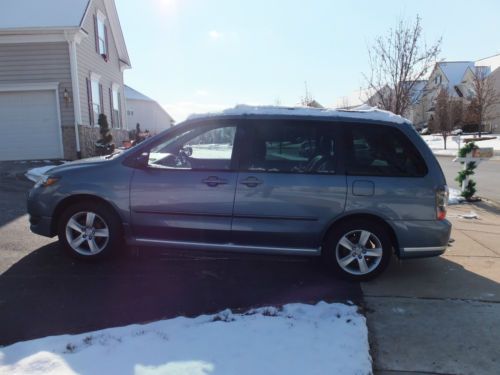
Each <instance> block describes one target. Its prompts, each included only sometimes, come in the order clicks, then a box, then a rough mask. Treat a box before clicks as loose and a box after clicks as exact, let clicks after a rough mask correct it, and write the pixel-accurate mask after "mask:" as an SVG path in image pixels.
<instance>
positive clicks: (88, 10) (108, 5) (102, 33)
mask: <svg viewBox="0 0 500 375" xmlns="http://www.w3.org/2000/svg"><path fill="white" fill-rule="evenodd" d="M130 66H131V65H130V60H129V56H128V53H127V48H126V45H125V41H124V38H123V34H122V30H121V28H120V22H119V19H118V13H117V10H116V7H115V4H114V1H113V0H71V1H68V0H43V1H40V0H3V1H2V12H0V134H1V137H0V160H23V159H59V158H65V159H75V158H77V157H87V156H91V155H92V154H93V153H94V143H95V141H96V140H97V139H98V138H99V129H98V125H97V119H98V116H99V114H100V113H104V114H105V115H106V116H107V118H108V122H109V124H110V127H112V133H113V136H114V142H115V143H116V144H120V143H121V141H122V140H124V139H126V138H127V137H128V133H127V126H126V120H125V114H126V109H125V108H126V106H125V105H126V104H125V99H124V95H123V71H124V70H125V69H129V68H130Z"/></svg>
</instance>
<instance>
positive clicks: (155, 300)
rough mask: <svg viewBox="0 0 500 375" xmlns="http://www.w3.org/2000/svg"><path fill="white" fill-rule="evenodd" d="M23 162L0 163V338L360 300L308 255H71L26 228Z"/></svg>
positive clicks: (353, 286)
mask: <svg viewBox="0 0 500 375" xmlns="http://www.w3.org/2000/svg"><path fill="white" fill-rule="evenodd" d="M38 165H40V164H38ZM28 167H30V166H28V165H26V164H20V163H0V173H2V179H1V184H0V345H6V344H9V343H13V342H16V341H19V340H26V339H30V338H36V337H42V336H47V335H55V334H63V333H78V332H86V331H90V330H96V329H101V328H106V327H113V326H122V325H127V324H131V323H140V322H147V321H152V320H158V319H162V318H167V317H174V316H178V315H188V316H194V315H199V314H204V313H213V312H217V311H220V310H223V309H226V308H231V309H234V310H238V309H247V308H250V307H257V306H263V305H279V304H285V303H291V302H304V303H315V302H318V301H321V300H325V301H330V302H333V301H344V302H345V301H348V300H351V301H354V302H357V303H360V302H361V288H360V286H359V284H358V283H351V282H346V281H342V280H338V279H335V278H334V277H332V276H331V275H330V274H328V273H326V272H325V271H324V270H323V268H322V267H321V266H320V265H319V264H318V262H317V260H315V259H308V258H292V257H278V256H251V255H228V254H214V253H206V252H186V251H183V252H181V251H175V250H166V249H144V250H142V251H141V252H138V253H135V252H129V251H126V254H124V256H123V257H121V258H120V259H117V260H114V261H108V262H100V263H95V264H92V263H85V262H75V261H74V260H73V259H72V258H69V257H68V256H66V255H65V254H63V253H61V252H60V251H59V249H58V246H57V243H56V242H55V240H54V239H47V238H43V237H40V236H36V235H34V234H31V233H30V232H29V229H28V218H27V215H26V209H25V195H26V192H27V190H28V189H29V188H30V187H31V186H32V183H30V182H27V181H25V179H24V178H23V177H22V172H24V171H25V170H26V169H27V168H28Z"/></svg>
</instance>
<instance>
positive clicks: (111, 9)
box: [82, 0, 131, 68]
mask: <svg viewBox="0 0 500 375" xmlns="http://www.w3.org/2000/svg"><path fill="white" fill-rule="evenodd" d="M90 2H91V4H90V5H89V7H88V8H87V9H86V12H85V15H84V18H83V20H82V26H83V25H84V24H89V23H90V24H92V25H93V23H94V20H93V17H94V16H95V14H94V12H92V11H91V10H92V9H93V6H92V5H94V4H95V3H97V2H98V0H90ZM101 3H102V4H103V5H104V7H101V6H99V7H98V9H99V11H100V12H103V13H104V15H105V16H106V19H107V21H108V23H109V27H110V29H109V31H110V33H109V35H110V36H111V37H112V38H113V40H114V45H115V47H116V50H117V52H118V57H119V60H120V62H121V63H122V64H123V65H125V67H126V68H130V67H131V65H130V58H129V55H128V51H127V46H126V44H125V38H124V37H123V32H122V29H121V26H120V20H119V18H118V11H117V10H116V6H115V2H114V0H101V2H99V5H100V4H101ZM85 31H86V32H88V33H91V34H94V29H93V28H89V30H85Z"/></svg>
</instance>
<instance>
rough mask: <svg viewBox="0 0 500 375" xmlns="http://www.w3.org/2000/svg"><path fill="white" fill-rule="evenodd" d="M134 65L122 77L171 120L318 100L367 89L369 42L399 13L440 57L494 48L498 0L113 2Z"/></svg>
mask: <svg viewBox="0 0 500 375" xmlns="http://www.w3.org/2000/svg"><path fill="white" fill-rule="evenodd" d="M115 1H116V5H117V8H118V13H119V16H120V22H121V25H122V29H123V33H124V36H125V41H126V44H127V48H128V52H129V55H130V59H131V63H132V69H130V70H127V71H126V72H125V83H126V84H127V85H129V86H131V87H133V88H135V89H136V90H138V91H140V92H142V93H143V94H145V95H147V96H150V97H151V98H153V99H154V100H156V101H157V102H158V103H160V104H161V105H162V106H163V107H164V108H165V109H166V110H167V111H168V112H169V113H170V114H171V115H172V116H173V117H174V119H175V120H176V121H177V122H180V121H182V120H184V119H185V118H186V117H187V115H189V114H190V113H200V112H208V111H217V110H220V109H223V108H227V107H232V106H234V105H236V104H243V103H244V104H259V105H265V104H268V105H269V104H270V105H273V104H281V105H294V104H297V103H299V102H300V99H301V97H303V96H304V95H305V83H307V88H308V91H309V93H310V94H311V95H312V97H313V98H314V99H316V100H317V101H318V102H320V103H321V104H322V105H324V106H328V107H335V106H337V105H341V104H342V103H341V102H342V98H343V97H346V96H347V97H350V98H351V101H352V100H353V99H356V97H357V96H358V95H357V94H356V92H359V89H360V88H361V87H364V86H365V82H364V78H363V73H368V72H369V61H368V48H369V46H370V45H371V44H373V41H374V39H375V38H376V37H377V36H381V35H385V34H387V32H388V31H389V29H390V28H391V27H394V26H395V25H396V23H397V21H398V19H405V20H410V21H413V20H414V19H415V17H416V15H417V14H418V15H420V17H421V18H422V26H423V34H424V36H423V37H424V39H425V41H426V42H427V43H428V44H432V43H433V42H435V41H436V40H437V39H439V38H440V37H442V38H443V43H442V48H441V49H442V52H441V55H440V58H441V59H444V60H450V61H451V60H460V61H463V60H472V61H473V60H477V59H480V58H484V57H488V56H491V55H495V54H498V53H500V38H499V37H500V30H499V26H498V14H500V1H498V0H481V1H480V2H477V3H471V2H470V1H462V0H455V1H451V0H440V1H436V0H416V1H415V0H414V1H411V2H410V1H404V0H399V1H396V0H377V1H368V0H367V1H335V0H308V1H299V0H274V1H270V0H266V1H264V0H247V1H238V0H141V1H134V0H115Z"/></svg>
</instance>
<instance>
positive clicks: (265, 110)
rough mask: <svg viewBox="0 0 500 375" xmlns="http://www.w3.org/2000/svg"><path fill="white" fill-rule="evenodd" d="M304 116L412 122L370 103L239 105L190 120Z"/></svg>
mask: <svg viewBox="0 0 500 375" xmlns="http://www.w3.org/2000/svg"><path fill="white" fill-rule="evenodd" d="M244 115H261V116H266V115H269V116H304V117H309V116H311V117H334V118H335V117H338V118H341V119H345V118H351V119H359V120H370V121H384V122H392V123H395V124H410V122H409V121H408V120H407V119H405V118H403V117H401V116H399V115H395V114H394V113H392V112H389V111H384V110H381V109H378V108H376V107H370V106H369V105H366V104H365V105H362V106H359V107H357V108H354V109H352V110H343V109H329V108H310V107H281V106H250V105H244V104H241V105H237V106H236V107H234V108H228V109H225V110H223V111H221V112H212V113H205V114H193V115H191V116H189V117H188V120H193V119H198V118H206V117H214V116H244Z"/></svg>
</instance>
